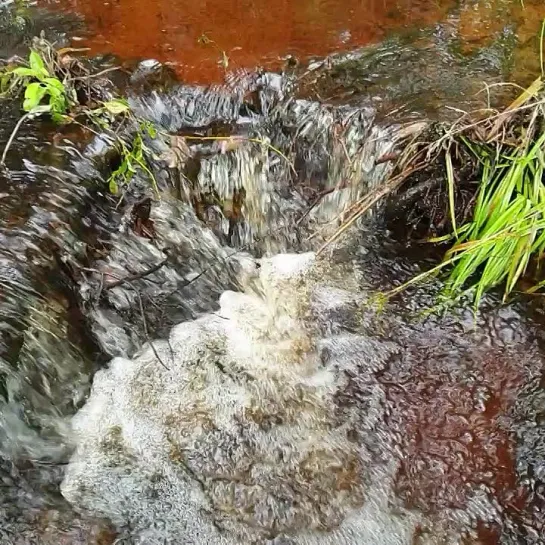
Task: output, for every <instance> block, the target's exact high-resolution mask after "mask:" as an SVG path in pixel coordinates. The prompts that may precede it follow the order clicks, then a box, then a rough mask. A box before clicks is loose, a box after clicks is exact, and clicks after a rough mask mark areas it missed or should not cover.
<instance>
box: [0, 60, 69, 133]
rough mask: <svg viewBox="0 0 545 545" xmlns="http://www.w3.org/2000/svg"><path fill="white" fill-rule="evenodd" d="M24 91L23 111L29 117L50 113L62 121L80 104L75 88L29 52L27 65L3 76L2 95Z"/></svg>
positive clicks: (0, 79) (56, 119)
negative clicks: (72, 108) (75, 105)
mask: <svg viewBox="0 0 545 545" xmlns="http://www.w3.org/2000/svg"><path fill="white" fill-rule="evenodd" d="M20 88H23V89H24V102H23V110H24V111H25V112H27V113H29V114H36V115H40V114H46V113H47V114H50V115H51V117H52V118H53V120H55V121H58V122H61V121H63V120H64V119H65V114H66V113H67V112H68V111H69V109H70V107H71V106H72V105H74V104H76V103H77V96H76V92H75V89H74V88H73V87H70V86H69V85H67V84H66V83H65V82H63V81H61V80H60V79H59V78H58V77H56V75H55V73H54V72H53V71H52V69H51V68H50V67H48V66H47V65H46V63H45V62H44V59H43V58H42V56H41V55H40V54H39V53H38V52H37V51H35V50H31V51H30V55H29V58H28V66H17V67H15V68H8V69H6V70H5V71H4V72H3V73H2V74H1V76H0V92H2V94H13V93H15V92H17V91H18V90H19V89H20Z"/></svg>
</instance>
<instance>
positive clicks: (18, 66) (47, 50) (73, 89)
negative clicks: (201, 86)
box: [0, 37, 159, 196]
mask: <svg viewBox="0 0 545 545" xmlns="http://www.w3.org/2000/svg"><path fill="white" fill-rule="evenodd" d="M69 51H70V50H69ZM98 76H100V74H91V73H90V72H89V71H88V70H87V69H86V68H85V67H84V65H83V64H82V63H80V62H79V61H77V60H75V59H73V58H71V57H68V56H65V55H61V53H60V52H59V51H57V50H55V49H54V48H53V46H52V45H51V44H50V43H49V42H47V41H46V40H44V39H43V37H42V38H40V39H38V38H37V39H35V40H34V47H33V48H32V49H31V51H30V54H29V57H28V60H27V61H23V60H22V59H21V60H20V61H17V62H16V63H15V65H9V66H7V67H5V68H4V69H3V70H1V71H0V96H3V97H10V98H16V97H19V96H22V98H23V102H22V109H23V111H24V112H25V113H24V114H23V115H22V116H21V118H20V119H19V121H18V123H17V124H16V126H15V128H14V130H13V132H12V134H11V136H10V138H9V140H8V142H7V144H6V146H5V148H4V150H3V153H2V158H1V159H0V166H3V165H4V164H5V160H6V156H7V152H8V150H9V148H10V146H11V145H12V143H13V140H14V138H15V136H16V134H17V132H18V130H19V129H20V127H21V125H22V123H24V122H25V121H26V120H27V119H31V118H34V117H40V116H47V117H49V118H50V119H51V120H52V121H54V122H55V123H62V124H70V123H74V124H77V125H80V126H82V127H84V128H86V129H88V130H90V131H91V132H95V129H98V130H100V131H101V132H103V133H105V134H106V135H107V136H109V137H110V138H111V139H112V141H113V142H114V145H115V149H116V150H117V152H118V154H119V166H118V167H117V168H116V169H115V170H114V171H113V172H112V173H111V174H110V176H109V178H108V188H109V190H110V192H111V193H113V194H117V193H119V191H120V189H126V188H127V187H128V186H129V184H130V183H131V181H132V179H133V178H134V176H135V175H136V173H137V172H139V171H140V172H143V173H144V174H145V175H146V176H147V178H148V179H149V180H150V182H151V184H152V187H153V189H154V191H155V193H156V195H157V196H158V195H159V192H158V188H157V181H156V179H155V176H154V174H153V172H152V170H151V168H150V166H149V164H148V160H147V157H149V156H150V153H151V152H150V150H149V148H148V147H147V146H146V145H145V139H146V138H151V139H153V138H156V137H157V131H156V129H155V128H154V127H153V125H152V124H151V123H149V122H148V121H145V120H141V119H137V118H136V116H135V115H134V114H133V113H132V112H131V110H130V107H129V104H128V102H127V100H126V99H124V98H109V99H104V100H96V99H94V100H91V95H93V94H94V95H101V94H102V95H104V93H101V92H100V89H99V88H98V84H95V89H94V91H95V92H94V93H93V86H92V85H91V84H90V80H91V79H93V78H97V77H98ZM80 87H84V88H85V93H81V92H80V93H78V90H81V89H80ZM78 97H84V98H78ZM124 134H130V135H131V136H129V137H127V136H124Z"/></svg>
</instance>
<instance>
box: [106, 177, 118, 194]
mask: <svg viewBox="0 0 545 545" xmlns="http://www.w3.org/2000/svg"><path fill="white" fill-rule="evenodd" d="M108 189H109V191H110V193H111V194H112V195H117V193H118V192H119V187H118V186H117V182H116V181H115V178H114V177H113V176H110V180H109V182H108Z"/></svg>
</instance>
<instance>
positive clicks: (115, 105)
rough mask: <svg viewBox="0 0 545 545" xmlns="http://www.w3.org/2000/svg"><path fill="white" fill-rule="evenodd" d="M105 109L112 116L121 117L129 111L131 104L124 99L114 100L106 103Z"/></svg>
mask: <svg viewBox="0 0 545 545" xmlns="http://www.w3.org/2000/svg"><path fill="white" fill-rule="evenodd" d="M102 106H103V108H104V109H105V110H106V111H107V112H108V113H110V114H112V115H120V114H124V113H127V112H128V111H129V104H128V102H127V101H126V100H124V99H120V98H119V99H113V100H108V101H106V102H104V104H103V105H102Z"/></svg>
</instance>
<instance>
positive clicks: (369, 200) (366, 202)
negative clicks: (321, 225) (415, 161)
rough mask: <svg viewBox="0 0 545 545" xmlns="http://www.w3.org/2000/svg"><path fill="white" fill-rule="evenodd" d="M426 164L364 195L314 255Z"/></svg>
mask: <svg viewBox="0 0 545 545" xmlns="http://www.w3.org/2000/svg"><path fill="white" fill-rule="evenodd" d="M426 165H427V163H424V164H422V163H421V164H419V165H417V166H415V167H412V168H409V169H407V170H405V171H404V172H402V173H401V174H398V175H397V176H395V177H394V178H392V179H391V180H389V181H388V182H387V183H386V184H385V185H384V186H383V187H381V188H379V189H378V190H377V191H374V192H373V193H371V194H368V195H366V196H365V197H364V198H363V199H361V200H360V206H359V207H358V209H357V210H356V211H355V212H354V214H352V216H351V217H350V218H349V219H348V221H347V222H346V223H344V224H343V225H342V226H341V227H340V228H339V229H338V230H337V231H336V232H335V234H334V235H333V236H332V237H330V238H329V239H328V240H326V241H325V242H324V244H323V245H322V246H321V248H320V249H319V250H318V251H317V252H316V255H317V256H319V255H320V254H321V253H323V252H324V250H325V249H326V248H327V247H328V246H329V245H330V244H332V243H333V242H335V241H336V240H337V239H338V238H339V237H340V236H341V235H342V234H343V233H344V232H345V231H346V230H347V229H348V228H349V227H350V226H351V225H352V224H354V223H355V222H356V221H357V220H358V219H359V218H361V216H363V214H365V212H367V211H368V210H369V209H370V208H371V207H372V206H373V205H374V204H375V203H377V202H378V201H379V200H380V199H382V198H383V197H384V196H386V195H388V193H391V192H392V191H393V190H394V189H396V188H398V187H399V186H400V185H401V184H402V183H403V182H404V181H405V180H406V179H407V178H408V177H409V176H410V175H411V174H413V173H414V172H416V171H418V170H422V169H423V168H424V167H425V166H426Z"/></svg>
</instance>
